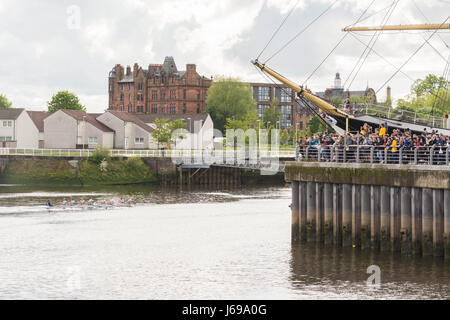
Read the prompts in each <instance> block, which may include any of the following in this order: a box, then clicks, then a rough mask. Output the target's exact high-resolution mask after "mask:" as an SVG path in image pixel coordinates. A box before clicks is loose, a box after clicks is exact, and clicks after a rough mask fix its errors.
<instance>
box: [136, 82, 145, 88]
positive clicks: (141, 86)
mask: <svg viewBox="0 0 450 320" xmlns="http://www.w3.org/2000/svg"><path fill="white" fill-rule="evenodd" d="M137 87H138V90H143V89H144V85H143V84H142V82H139V83H138V85H137Z"/></svg>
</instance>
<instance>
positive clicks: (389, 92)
mask: <svg viewBox="0 0 450 320" xmlns="http://www.w3.org/2000/svg"><path fill="white" fill-rule="evenodd" d="M391 95H392V90H391V87H387V89H386V100H392V97H391Z"/></svg>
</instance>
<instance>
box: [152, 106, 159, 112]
mask: <svg viewBox="0 0 450 320" xmlns="http://www.w3.org/2000/svg"><path fill="white" fill-rule="evenodd" d="M152 113H158V105H157V104H152Z"/></svg>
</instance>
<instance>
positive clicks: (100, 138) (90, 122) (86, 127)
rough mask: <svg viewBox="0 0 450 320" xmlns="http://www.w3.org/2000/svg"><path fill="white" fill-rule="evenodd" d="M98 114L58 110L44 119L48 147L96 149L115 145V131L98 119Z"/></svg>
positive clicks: (46, 145) (45, 139)
mask: <svg viewBox="0 0 450 320" xmlns="http://www.w3.org/2000/svg"><path fill="white" fill-rule="evenodd" d="M98 116H99V115H98V114H88V113H85V112H84V111H81V110H58V111H57V112H55V113H53V114H51V115H49V116H48V117H46V118H45V119H44V120H43V121H44V146H45V148H46V149H76V148H78V149H81V148H83V147H84V148H87V149H94V148H96V147H97V146H103V147H106V148H111V149H112V148H113V147H114V131H113V130H112V129H110V128H109V127H107V126H105V125H103V124H102V123H100V122H99V121H97V119H96V118H97V117H98Z"/></svg>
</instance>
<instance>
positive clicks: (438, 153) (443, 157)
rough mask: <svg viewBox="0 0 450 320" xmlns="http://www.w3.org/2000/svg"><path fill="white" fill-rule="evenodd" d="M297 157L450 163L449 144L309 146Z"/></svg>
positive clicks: (312, 159) (354, 160)
mask: <svg viewBox="0 0 450 320" xmlns="http://www.w3.org/2000/svg"><path fill="white" fill-rule="evenodd" d="M296 159H297V161H298V160H307V161H319V162H343V163H344V162H354V163H371V164H374V163H383V164H414V165H449V164H450V147H446V146H445V147H435V146H432V147H422V146H421V147H384V146H367V145H363V146H361V145H356V146H355V145H351V146H317V147H316V146H307V147H300V149H299V150H297V155H296Z"/></svg>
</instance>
